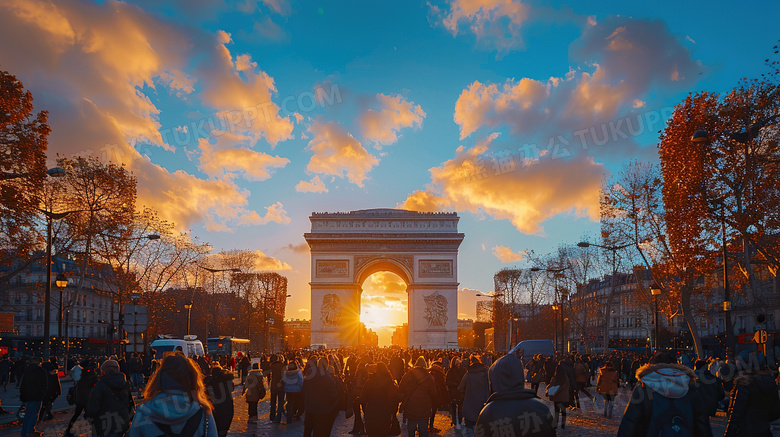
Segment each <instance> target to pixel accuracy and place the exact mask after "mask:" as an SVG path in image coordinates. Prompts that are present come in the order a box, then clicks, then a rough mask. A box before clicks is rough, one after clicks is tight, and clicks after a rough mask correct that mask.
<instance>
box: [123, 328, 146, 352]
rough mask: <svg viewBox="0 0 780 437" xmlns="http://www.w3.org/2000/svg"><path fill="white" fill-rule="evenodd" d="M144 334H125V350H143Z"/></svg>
mask: <svg viewBox="0 0 780 437" xmlns="http://www.w3.org/2000/svg"><path fill="white" fill-rule="evenodd" d="M143 349H144V336H143V334H141V333H137V334H131V333H128V334H127V346H126V351H127V352H143V351H144V350H143Z"/></svg>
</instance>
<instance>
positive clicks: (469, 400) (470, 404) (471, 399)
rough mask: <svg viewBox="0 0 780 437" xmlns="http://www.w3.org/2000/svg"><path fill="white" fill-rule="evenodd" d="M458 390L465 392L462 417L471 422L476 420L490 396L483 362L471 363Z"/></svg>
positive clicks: (488, 381) (488, 382)
mask: <svg viewBox="0 0 780 437" xmlns="http://www.w3.org/2000/svg"><path fill="white" fill-rule="evenodd" d="M458 390H460V391H462V392H465V395H464V397H463V418H464V419H466V420H469V421H472V422H476V421H477V417H479V412H480V411H482V407H483V406H484V405H485V401H487V400H488V398H489V397H490V380H489V379H488V372H487V368H486V367H485V365H484V364H481V363H478V364H471V365H470V366H469V367H468V369H467V372H466V374H465V375H463V379H462V380H461V381H460V386H458Z"/></svg>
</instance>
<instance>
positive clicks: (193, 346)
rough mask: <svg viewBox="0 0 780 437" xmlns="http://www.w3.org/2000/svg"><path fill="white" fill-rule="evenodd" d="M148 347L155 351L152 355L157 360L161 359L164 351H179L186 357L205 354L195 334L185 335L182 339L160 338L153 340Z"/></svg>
mask: <svg viewBox="0 0 780 437" xmlns="http://www.w3.org/2000/svg"><path fill="white" fill-rule="evenodd" d="M149 347H150V348H152V349H154V350H155V351H156V352H157V353H155V355H154V358H155V359H157V360H161V359H162V358H163V354H164V353H165V352H176V351H181V352H182V353H183V354H184V356H185V357H188V358H194V357H195V356H196V355H198V356H203V355H205V351H204V349H203V343H201V342H200V340H198V337H197V336H195V335H185V336H184V338H183V339H181V338H160V339H157V340H155V341H153V342H152V344H151V345H150V346H149Z"/></svg>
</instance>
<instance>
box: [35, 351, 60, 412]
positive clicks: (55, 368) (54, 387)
mask: <svg viewBox="0 0 780 437" xmlns="http://www.w3.org/2000/svg"><path fill="white" fill-rule="evenodd" d="M41 367H43V369H44V370H46V373H47V374H48V385H47V386H46V396H45V397H44V398H43V403H42V404H41V412H40V413H39V414H38V420H40V421H44V420H49V419H54V415H53V414H52V412H51V407H52V405H53V404H54V401H55V400H56V399H57V398H58V397H59V396H60V395H61V394H62V386H61V385H60V375H59V370H60V366H59V365H58V364H57V357H50V358H49V361H47V362H45V363H43V364H42V365H41Z"/></svg>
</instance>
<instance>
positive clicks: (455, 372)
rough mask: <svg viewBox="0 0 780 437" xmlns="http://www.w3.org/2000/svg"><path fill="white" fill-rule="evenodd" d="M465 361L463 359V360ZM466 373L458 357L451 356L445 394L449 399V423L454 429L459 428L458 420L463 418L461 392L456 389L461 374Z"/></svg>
mask: <svg viewBox="0 0 780 437" xmlns="http://www.w3.org/2000/svg"><path fill="white" fill-rule="evenodd" d="M464 362H465V360H464ZM465 374H466V366H464V365H463V363H462V362H461V359H460V357H457V356H455V357H453V358H452V361H451V363H450V370H448V371H447V377H446V379H447V394H448V395H449V399H450V418H451V421H450V425H452V426H453V427H455V429H460V422H461V421H462V420H463V396H464V395H463V392H462V391H460V390H458V386H459V385H460V381H461V380H462V379H463V375H465Z"/></svg>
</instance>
